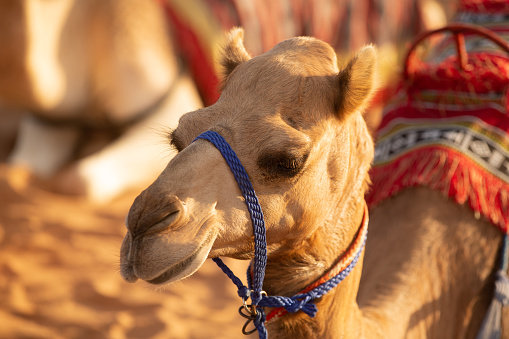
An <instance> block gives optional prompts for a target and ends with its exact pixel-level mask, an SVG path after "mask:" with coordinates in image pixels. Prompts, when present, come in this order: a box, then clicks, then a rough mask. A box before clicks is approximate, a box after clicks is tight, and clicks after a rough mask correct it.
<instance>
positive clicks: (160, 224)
mask: <svg viewBox="0 0 509 339" xmlns="http://www.w3.org/2000/svg"><path fill="white" fill-rule="evenodd" d="M180 212H181V211H180V210H176V211H173V212H170V213H168V214H167V215H165V216H164V217H162V219H161V220H159V221H157V222H156V223H155V224H153V225H152V226H150V228H149V229H148V230H147V232H148V233H152V232H154V233H155V232H160V231H163V230H165V229H166V228H169V227H170V226H171V225H173V224H174V223H175V221H176V220H177V218H178V217H179V215H180Z"/></svg>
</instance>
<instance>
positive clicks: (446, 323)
mask: <svg viewBox="0 0 509 339" xmlns="http://www.w3.org/2000/svg"><path fill="white" fill-rule="evenodd" d="M221 63H222V65H223V67H224V91H223V93H222V96H221V98H220V99H219V101H218V102H217V103H216V104H215V105H212V106H210V107H207V108H204V109H200V110H197V111H194V112H191V113H188V114H186V115H184V116H183V117H182V118H181V119H180V122H179V126H178V128H177V129H176V130H175V131H174V132H173V133H172V134H171V143H172V144H173V145H174V146H175V147H176V148H177V149H178V150H179V154H178V155H177V156H176V157H175V158H174V159H173V160H172V161H171V162H170V163H169V164H168V166H167V168H166V169H165V170H164V171H163V173H162V174H161V175H160V176H159V178H158V179H157V180H156V181H155V182H154V183H153V184H152V185H151V186H149V187H148V188H147V189H146V190H145V191H143V192H142V193H141V194H140V195H139V197H138V198H137V199H136V200H135V202H134V203H133V206H132V207H131V210H130V212H129V215H128V218H127V224H126V225H127V228H128V232H127V235H126V237H125V239H124V242H123V244H122V249H121V273H122V276H123V277H124V279H125V280H126V281H129V282H135V281H136V280H137V279H143V280H145V281H148V282H149V283H152V284H163V283H167V282H172V281H176V280H179V279H182V278H185V277H187V276H189V275H191V274H192V273H194V272H195V271H196V270H197V269H198V268H199V267H200V266H201V265H202V263H203V262H204V261H205V260H206V259H207V258H212V257H217V256H228V257H232V258H237V259H250V258H252V257H253V246H254V245H253V231H252V226H251V222H250V219H249V215H248V212H247V209H246V207H245V205H244V201H243V198H242V196H241V194H240V190H239V189H238V187H237V184H236V182H235V180H234V179H233V176H232V174H231V172H230V169H229V168H228V166H227V164H226V163H225V161H224V159H223V158H222V156H221V154H220V153H219V151H218V150H217V149H216V148H215V147H214V146H213V145H212V144H210V143H209V142H207V141H203V140H198V141H196V142H194V143H192V141H193V139H194V138H195V137H196V136H198V135H199V134H201V133H203V132H205V131H207V130H213V131H216V132H218V133H219V134H221V135H222V136H223V137H224V138H225V139H226V140H227V141H228V143H230V145H231V146H232V148H233V149H234V150H235V152H236V153H237V155H238V157H239V159H240V160H241V162H242V163H243V165H244V167H245V168H246V170H247V172H248V174H249V176H250V179H251V181H252V183H253V186H254V189H255V190H256V192H257V196H258V198H259V200H260V204H261V206H262V209H263V212H264V215H265V222H266V228H267V243H268V262H267V269H266V275H265V280H264V285H263V288H264V290H265V291H266V292H267V293H268V294H269V295H284V296H291V295H294V294H296V293H297V292H299V291H301V290H302V289H303V288H304V287H305V286H306V285H308V284H310V283H312V282H314V281H315V280H317V279H318V278H319V277H320V276H321V275H322V274H323V273H324V272H326V271H327V270H328V269H329V268H330V267H331V266H332V265H333V263H334V262H335V261H336V260H338V258H339V257H340V256H341V255H342V253H344V251H345V250H346V249H347V248H348V247H349V245H350V243H351V242H352V239H354V237H355V235H356V233H357V230H358V228H359V226H360V223H361V220H362V218H363V211H364V198H363V197H364V193H365V191H366V189H367V188H368V182H369V178H368V170H369V167H370V163H371V161H372V159H373V142H372V139H371V137H370V135H369V134H368V131H367V129H366V125H365V122H364V120H363V117H362V114H361V112H362V109H363V106H364V104H365V103H366V101H367V100H368V99H369V97H370V95H371V93H372V92H373V89H374V87H375V81H376V80H375V67H376V53H375V50H374V48H372V47H365V48H364V49H362V50H361V51H360V52H359V53H358V54H357V55H356V56H355V57H354V58H353V59H352V60H350V62H349V63H348V65H347V66H346V68H345V69H343V70H341V71H339V70H338V68H337V60H336V54H335V53H334V51H333V50H332V48H330V47H329V46H328V45H327V44H325V43H323V42H321V41H319V40H316V39H313V38H304V37H301V38H294V39H290V40H287V41H284V42H282V43H280V44H278V45H277V46H275V47H274V48H273V49H272V50H270V51H269V52H267V53H265V54H263V55H261V56H259V57H254V58H250V56H249V55H248V53H247V52H246V50H245V49H244V47H243V43H242V31H241V30H234V31H232V32H231V33H230V38H229V42H228V43H227V45H226V47H225V51H224V55H223V56H222V62H221ZM500 238H501V237H500V235H499V233H498V231H497V230H496V229H495V228H494V227H491V226H489V225H487V223H486V222H484V221H479V220H476V219H475V218H474V216H473V213H471V212H470V211H468V210H466V208H465V207H461V206H457V205H455V204H453V203H451V202H449V201H448V200H446V199H445V198H443V197H441V196H440V195H439V194H437V193H434V192H432V191H428V190H426V189H413V190H408V191H406V192H404V193H402V194H401V195H399V196H398V197H396V198H394V199H392V200H389V201H386V202H385V203H382V204H380V206H379V207H378V208H376V209H375V210H374V212H373V214H372V216H371V225H370V235H369V240H368V242H367V250H366V253H365V257H364V271H363V268H362V266H363V265H362V260H360V261H359V263H358V264H357V266H356V267H355V269H354V270H353V271H352V272H351V273H350V275H349V276H348V277H347V278H346V279H345V280H344V281H343V282H342V283H341V284H340V285H338V286H337V287H336V288H335V289H333V290H332V291H330V292H329V293H328V294H326V295H325V296H324V297H322V298H321V299H320V300H318V301H317V302H316V304H317V306H318V313H317V315H316V317H314V318H310V317H308V316H307V315H306V314H303V313H302V312H297V313H294V314H286V315H284V316H282V317H281V318H279V319H277V320H276V321H275V322H272V323H269V324H268V325H267V329H268V331H269V337H270V338H405V337H411V338H417V337H419V338H421V337H431V338H471V337H474V335H475V333H476V329H477V327H479V323H480V320H481V319H482V317H483V316H484V313H485V310H486V308H487V304H488V301H489V299H490V298H491V294H490V291H489V286H490V285H489V284H488V283H489V282H490V281H491V280H492V276H491V271H492V267H493V265H494V262H495V256H496V251H497V248H498V244H499V240H500ZM361 272H363V280H362V283H361ZM218 302H220V301H218Z"/></svg>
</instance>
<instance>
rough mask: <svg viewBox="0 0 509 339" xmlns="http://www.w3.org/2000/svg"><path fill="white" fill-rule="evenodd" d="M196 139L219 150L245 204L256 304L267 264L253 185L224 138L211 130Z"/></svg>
mask: <svg viewBox="0 0 509 339" xmlns="http://www.w3.org/2000/svg"><path fill="white" fill-rule="evenodd" d="M197 139H205V140H208V141H210V142H211V143H212V144H213V145H214V146H216V148H217V149H218V150H219V151H220V152H221V154H222V155H223V157H224V159H225V160H226V162H227V163H228V166H229V167H230V169H231V171H232V173H233V176H234V177H235V180H236V181H237V184H238V185H239V188H240V191H241V192H242V195H243V196H244V199H245V202H246V204H247V208H248V210H249V214H250V216H251V221H252V223H253V233H254V242H255V255H254V279H253V286H252V290H253V293H252V295H251V300H252V302H253V305H258V303H259V301H260V299H261V292H262V284H263V278H264V277H265V266H266V265H267V241H266V238H265V221H264V219H263V212H262V208H261V207H260V203H259V202H258V198H257V196H256V193H255V191H254V189H253V185H251V181H250V180H249V176H248V175H247V172H246V170H245V169H244V166H242V164H241V163H240V160H239V158H238V157H237V155H236V154H235V152H234V151H233V149H232V148H231V147H230V145H229V144H228V143H227V142H226V140H224V138H223V137H222V136H221V135H219V134H218V133H216V132H213V131H207V132H205V133H202V134H200V135H199V136H198V137H197V138H196V139H195V140H197ZM237 279H238V278H237Z"/></svg>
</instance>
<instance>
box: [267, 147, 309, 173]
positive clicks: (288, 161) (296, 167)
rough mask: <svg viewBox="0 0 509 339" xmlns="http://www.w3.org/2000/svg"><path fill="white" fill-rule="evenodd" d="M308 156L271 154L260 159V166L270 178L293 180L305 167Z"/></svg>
mask: <svg viewBox="0 0 509 339" xmlns="http://www.w3.org/2000/svg"><path fill="white" fill-rule="evenodd" d="M307 157H308V155H307V154H306V155H304V156H294V155H290V154H288V153H284V152H283V153H270V154H265V155H262V156H261V157H260V158H259V159H258V166H259V167H260V169H261V170H262V171H263V172H264V173H265V174H266V175H267V176H268V177H270V178H291V177H294V176H296V175H297V174H298V173H299V172H300V171H301V170H302V168H303V167H304V164H305V162H306V159H307Z"/></svg>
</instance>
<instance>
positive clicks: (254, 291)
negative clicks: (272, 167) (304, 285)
mask: <svg viewBox="0 0 509 339" xmlns="http://www.w3.org/2000/svg"><path fill="white" fill-rule="evenodd" d="M198 139H205V140H208V141H210V142H211V143H212V144H213V145H214V146H215V147H216V148H217V149H218V150H219V151H220V152H221V154H222V155H223V157H224V159H225V160H226V162H227V163H228V166H229V167H230V169H231V171H232V173H233V176H234V177H235V180H236V181H237V184H238V185H239V188H240V190H241V192H242V195H243V196H244V199H245V202H246V205H247V208H248V210H249V214H250V216H251V221H252V223H253V233H254V242H255V253H254V260H253V266H254V274H253V278H252V279H251V274H250V270H249V268H248V273H247V281H248V286H245V285H244V284H243V283H242V281H241V280H240V279H239V278H237V277H236V276H235V274H234V273H233V272H232V271H231V270H230V269H229V268H228V267H227V266H226V265H225V264H224V263H223V261H222V260H221V259H219V258H213V259H212V260H213V261H214V262H215V263H216V264H217V265H218V266H219V267H220V268H221V270H222V271H223V272H224V273H225V274H226V275H227V276H228V277H229V278H230V279H231V280H232V282H233V283H234V284H235V285H236V286H237V289H238V290H237V293H238V295H239V296H240V297H241V298H242V300H243V302H244V306H241V307H240V309H239V312H240V313H241V315H242V316H243V317H245V318H247V319H248V321H247V322H246V324H245V325H244V328H243V329H242V332H243V333H244V334H250V333H253V332H254V331H256V330H258V334H259V337H260V339H266V338H267V329H266V328H265V325H264V323H265V313H264V311H263V307H271V308H272V307H283V308H284V309H286V310H287V311H288V312H291V313H295V312H297V311H299V310H302V311H303V312H304V313H306V314H307V315H309V316H310V317H314V316H315V315H316V312H317V311H318V309H317V307H316V305H315V304H314V303H313V302H312V301H313V300H314V299H317V298H320V297H321V296H323V295H324V294H326V293H327V292H329V291H330V290H331V289H333V288H334V287H336V286H337V285H338V284H339V283H340V282H341V281H343V279H345V278H346V276H348V274H349V273H350V272H351V271H352V269H353V268H354V267H355V264H356V263H357V261H358V260H359V257H360V255H361V253H362V250H363V248H364V244H365V242H366V235H365V236H364V238H363V239H362V242H363V244H362V247H361V248H360V250H359V251H358V252H357V253H356V255H355V257H354V259H353V261H352V262H351V263H350V264H349V265H348V266H347V267H346V269H344V270H343V271H341V272H339V273H338V274H337V275H336V276H334V277H333V278H331V279H330V280H328V281H326V282H324V283H323V284H321V285H318V286H317V287H315V288H314V289H312V290H311V291H309V292H307V293H300V294H297V295H294V296H293V297H283V296H267V294H266V293H265V292H263V291H262V285H263V278H264V276H265V266H266V264H267V241H266V237H265V222H264V219H263V213H262V209H261V206H260V203H259V202H258V198H257V197H256V193H255V191H254V189H253V186H252V184H251V181H250V180H249V176H248V175H247V172H246V170H245V169H244V167H243V166H242V164H241V163H240V160H239V159H238V157H237V155H236V154H235V152H234V151H233V149H232V148H231V147H230V145H229V144H228V143H227V142H226V140H225V139H224V138H223V137H222V136H221V135H219V134H218V133H216V132H213V131H207V132H205V133H203V134H201V135H199V136H198V137H197V138H196V139H195V140H194V141H196V140H198ZM194 141H193V142H194ZM249 298H251V305H247V304H246V301H247V300H248V299H249ZM243 309H244V310H245V311H246V312H247V313H245V312H244V311H243ZM251 321H253V323H254V326H255V330H253V331H249V332H247V331H246V326H247V325H248V324H249V323H250V322H251Z"/></svg>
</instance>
